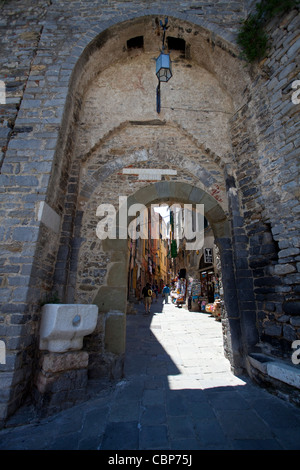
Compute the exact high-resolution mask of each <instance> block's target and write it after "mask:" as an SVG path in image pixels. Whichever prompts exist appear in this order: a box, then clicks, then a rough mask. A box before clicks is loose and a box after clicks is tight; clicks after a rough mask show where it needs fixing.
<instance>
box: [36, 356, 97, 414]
mask: <svg viewBox="0 0 300 470" xmlns="http://www.w3.org/2000/svg"><path fill="white" fill-rule="evenodd" d="M88 359H89V355H88V353H87V352H86V351H69V352H64V353H53V352H44V353H43V354H42V355H41V357H40V361H39V371H38V373H37V376H36V380H35V386H36V389H35V399H36V403H37V407H38V409H39V411H40V413H41V414H42V415H48V414H52V413H55V412H58V411H60V410H62V409H65V408H68V407H70V406H73V405H75V404H76V403H78V402H80V401H82V400H83V399H84V397H85V395H86V386H87V381H88V369H87V367H88Z"/></svg>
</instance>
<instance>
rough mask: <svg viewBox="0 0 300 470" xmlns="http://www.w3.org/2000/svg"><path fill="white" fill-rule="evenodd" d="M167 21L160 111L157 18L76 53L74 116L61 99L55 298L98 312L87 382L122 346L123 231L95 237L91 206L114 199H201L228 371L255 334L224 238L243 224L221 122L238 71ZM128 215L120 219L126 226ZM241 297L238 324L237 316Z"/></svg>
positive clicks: (232, 102) (115, 360)
mask: <svg viewBox="0 0 300 470" xmlns="http://www.w3.org/2000/svg"><path fill="white" fill-rule="evenodd" d="M170 25H171V26H170V30H169V31H168V38H169V43H170V45H171V44H173V45H174V44H175V46H173V49H172V51H171V54H172V60H173V77H172V82H171V81H170V84H166V85H165V86H164V88H163V90H162V93H163V96H162V100H163V103H162V109H161V113H160V114H159V115H158V114H157V112H156V106H155V103H156V101H155V89H156V84H157V83H156V80H157V79H156V77H155V74H154V73H153V70H152V69H153V67H154V64H155V61H154V59H155V56H156V55H157V52H158V51H159V48H160V42H161V36H160V34H159V31H158V29H157V19H156V18H155V17H145V18H142V19H136V20H134V21H131V22H126V23H124V24H122V25H118V26H116V27H115V28H112V29H111V31H110V34H109V37H107V36H106V35H104V36H103V35H99V37H98V38H97V39H96V40H95V41H94V42H93V43H91V44H90V45H89V48H88V49H87V50H86V51H85V52H84V54H83V56H82V58H81V65H83V63H85V67H81V69H79V68H77V71H76V73H74V75H73V86H74V91H73V94H74V93H75V95H76V94H77V98H78V99H77V101H76V103H77V105H78V106H77V109H75V108H74V106H75V102H72V103H71V104H72V107H73V108H71V109H73V111H74V112H75V114H73V115H74V116H76V121H74V122H72V119H71V117H72V114H71V113H70V114H69V128H68V132H67V133H66V138H67V136H72V139H73V142H72V143H71V142H69V144H70V145H67V146H65V147H64V146H62V147H61V149H63V148H65V153H64V155H61V156H62V158H61V160H60V161H59V162H58V165H57V169H59V168H60V169H61V170H63V167H65V169H66V171H67V173H68V176H67V177H66V176H65V181H64V188H65V190H66V193H65V195H64V196H63V197H64V200H65V201H68V204H67V205H66V204H64V223H63V228H64V229H63V231H62V233H61V246H60V250H59V254H58V260H57V263H56V269H55V275H54V289H55V290H56V291H58V293H59V296H60V298H62V299H63V300H64V301H65V302H68V303H78V302H79V303H96V305H98V307H99V321H98V326H97V328H96V332H95V333H94V334H93V335H92V337H91V338H90V339H89V340H88V342H87V348H88V350H89V352H90V365H89V368H90V374H91V375H95V376H96V375H101V374H107V373H111V374H113V375H118V374H120V370H121V368H122V361H123V354H124V351H125V329H126V307H127V288H128V284H127V272H128V258H127V236H126V240H125V239H120V238H118V237H117V238H116V239H106V240H103V241H101V240H99V238H98V237H97V235H96V227H97V224H98V222H99V216H97V209H98V207H99V205H103V204H108V205H114V206H115V207H116V210H117V205H118V202H119V198H120V197H121V198H125V199H126V204H127V207H130V206H132V204H134V203H136V204H144V205H150V204H152V203H157V202H158V203H159V202H164V201H176V202H180V203H187V204H204V211H205V217H206V218H207V220H208V221H209V223H210V226H211V227H212V230H213V234H214V237H215V240H216V243H217V245H218V248H219V251H220V258H221V265H222V276H223V284H224V301H225V310H226V318H224V337H226V350H227V351H228V355H229V359H230V362H231V365H232V368H233V369H234V370H236V371H239V370H240V369H241V368H243V367H244V365H245V364H244V358H245V356H246V355H247V353H248V352H249V350H251V348H252V347H253V346H254V345H255V344H256V342H257V339H258V335H257V327H256V311H255V305H254V304H255V302H254V298H253V284H252V274H251V272H250V270H249V269H248V262H247V256H248V253H247V251H246V249H245V250H244V251H243V252H242V251H241V250H240V251H239V252H238V253H237V252H236V248H237V246H235V240H234V238H233V233H234V226H235V225H238V228H239V230H240V231H241V232H242V231H243V218H242V213H241V209H240V201H239V195H238V191H237V189H236V183H235V169H234V163H235V162H234V158H233V155H232V141H231V135H230V119H231V118H232V116H233V114H234V112H235V110H236V109H238V107H239V106H240V105H241V101H242V88H243V87H244V86H245V84H246V82H247V76H246V74H245V73H244V71H243V70H242V69H241V64H240V62H239V61H238V60H236V58H235V56H234V54H233V53H232V54H230V53H228V49H227V48H225V47H224V48H223V49H222V48H218V49H217V50H214V49H211V46H210V43H209V41H207V37H206V32H205V31H204V30H202V29H201V28H199V27H196V26H195V25H193V26H192V31H193V33H191V30H190V26H191V25H190V24H184V25H183V23H182V21H178V20H176V19H173V20H172V21H171V20H170ZM183 26H184V28H185V33H184V35H183V37H182V38H181V39H182V41H181V42H180V44H181V47H180V48H179V47H177V46H176V44H177V43H176V41H173V40H172V38H174V37H177V38H178V37H180V36H181V33H180V34H179V31H182V28H183ZM117 32H118V33H119V34H118V36H117V34H116V33H117ZM102 36H103V37H102ZM137 38H142V40H141V39H139V40H138V39H137ZM153 38H155V40H153ZM168 38H167V39H168ZM122 44H123V45H124V44H125V46H126V47H125V48H124V46H123V48H122V47H121V45H122ZM132 44H135V47H131V45H132ZM182 44H184V47H183V46H182ZM182 47H183V49H182ZM88 50H89V52H87V51H88ZM113 52H114V54H113V55H112V53H113ZM211 54H213V55H214V56H215V57H214V60H212V57H210V55H211ZM204 57H206V60H204ZM109 58H111V60H110V59H109ZM238 71H239V73H238V75H239V79H238V80H237V79H236V76H237V75H236V74H237V72H238ZM241 77H243V78H242V79H241ZM243 80H244V82H243ZM79 104H80V105H79ZM59 154H60V149H58V153H57V156H59ZM147 172H148V173H147ZM140 173H141V174H140ZM62 174H64V175H66V173H65V172H62ZM145 175H146V176H145ZM55 177H56V174H55V173H53V178H52V183H51V184H50V188H51V185H54V186H55V187H56V188H57V180H56V179H55ZM60 187H61V185H60ZM53 197H55V198H56V201H54V200H53ZM59 197H60V192H57V191H53V192H50V191H49V203H50V204H51V205H52V206H55V205H57V204H58V203H59ZM125 212H126V211H125ZM120 214H123V213H122V211H120V212H119V213H118V217H117V220H119V219H120V217H119V215H120ZM126 216H127V214H126V215H125V218H124V217H122V224H124V225H125V226H128V221H129V220H127V218H126ZM118 228H119V227H117V233H118ZM243 246H245V247H246V246H247V243H246V242H244V243H243ZM236 256H238V257H239V258H240V261H242V262H243V263H244V265H243V273H240V274H241V276H242V282H241V279H240V276H239V277H238V278H237V277H236V266H235V261H236ZM241 292H243V295H244V296H245V297H244V300H245V302H246V303H247V308H248V310H247V318H244V317H243V315H242V313H241V308H240V307H241V305H240V303H241V300H242V299H241V298H240V295H241Z"/></svg>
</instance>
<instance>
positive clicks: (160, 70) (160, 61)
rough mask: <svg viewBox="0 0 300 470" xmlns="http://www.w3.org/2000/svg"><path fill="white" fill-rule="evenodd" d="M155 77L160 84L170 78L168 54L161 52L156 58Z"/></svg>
mask: <svg viewBox="0 0 300 470" xmlns="http://www.w3.org/2000/svg"><path fill="white" fill-rule="evenodd" d="M156 76H157V78H158V80H159V81H160V82H167V81H168V80H170V78H171V77H172V67H171V59H170V55H169V54H165V53H164V52H162V53H161V54H160V55H159V56H158V57H157V59H156Z"/></svg>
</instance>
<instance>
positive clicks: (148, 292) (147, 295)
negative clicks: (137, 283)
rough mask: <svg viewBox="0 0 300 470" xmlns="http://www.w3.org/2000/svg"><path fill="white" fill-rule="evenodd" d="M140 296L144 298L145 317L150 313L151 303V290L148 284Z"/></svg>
mask: <svg viewBox="0 0 300 470" xmlns="http://www.w3.org/2000/svg"><path fill="white" fill-rule="evenodd" d="M142 295H143V296H144V304H145V315H147V314H149V313H150V307H151V301H152V289H151V285H150V284H149V282H147V284H146V285H145V287H144V288H143V290H142Z"/></svg>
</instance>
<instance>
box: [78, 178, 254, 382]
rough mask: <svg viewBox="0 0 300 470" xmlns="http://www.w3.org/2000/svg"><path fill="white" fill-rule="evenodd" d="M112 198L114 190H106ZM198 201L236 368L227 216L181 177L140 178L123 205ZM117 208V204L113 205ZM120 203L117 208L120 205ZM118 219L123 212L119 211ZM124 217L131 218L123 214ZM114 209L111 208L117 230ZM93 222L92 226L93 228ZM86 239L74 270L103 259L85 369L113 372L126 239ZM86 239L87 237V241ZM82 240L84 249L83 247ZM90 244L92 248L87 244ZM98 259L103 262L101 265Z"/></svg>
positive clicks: (239, 360)
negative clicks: (215, 258) (216, 254)
mask: <svg viewBox="0 0 300 470" xmlns="http://www.w3.org/2000/svg"><path fill="white" fill-rule="evenodd" d="M112 196H113V197H115V199H116V200H117V199H118V196H119V193H118V192H117V191H115V193H114V194H112ZM170 201H174V202H175V201H176V202H178V203H188V204H193V205H195V204H197V203H198V204H204V211H205V217H206V218H207V220H208V221H209V223H210V225H211V227H212V230H213V233H214V236H215V242H216V244H217V245H218V247H219V250H220V258H221V265H222V273H223V277H224V283H223V285H224V302H225V311H226V315H225V318H224V329H223V331H224V341H225V342H226V346H225V348H226V351H227V353H228V358H229V360H230V362H231V366H232V369H233V370H234V371H235V372H240V371H241V370H242V368H243V355H244V349H245V348H244V346H245V344H244V341H245V339H244V338H243V335H242V329H241V325H240V312H239V306H238V302H237V291H236V285H235V272H234V264H233V253H232V238H231V228H230V222H229V220H228V216H227V215H226V214H225V212H224V210H223V209H222V208H221V206H220V204H219V203H218V202H217V201H216V199H214V198H213V197H212V196H210V195H209V194H208V193H206V192H205V191H204V190H203V189H201V188H199V187H196V186H194V185H191V184H188V183H185V182H178V181H177V182H168V181H160V182H156V183H150V184H149V183H148V184H147V183H144V186H143V187H141V188H140V189H139V190H137V191H136V192H135V193H133V194H131V195H130V196H129V197H128V198H127V201H126V202H127V207H130V206H131V205H133V204H136V203H139V204H143V205H145V206H149V205H150V204H154V203H160V202H170ZM116 209H117V210H118V206H117V205H116ZM123 209H124V208H122V210H123ZM122 219H123V220H124V217H122ZM126 220H127V223H129V221H130V220H131V218H130V217H128V216H127V218H126ZM118 221H119V213H118V214H117V233H118V229H119V228H120V227H119V225H118ZM95 227H96V226H95V224H94V229H95ZM95 239H96V236H95V233H94V240H93V241H92V240H89V241H87V243H86V244H85V245H83V248H82V253H81V254H80V259H81V261H80V262H79V270H80V269H83V270H84V267H83V266H82V263H85V264H86V266H87V267H88V266H90V265H91V264H93V262H94V260H95V258H97V259H102V260H103V259H105V260H106V263H104V264H105V277H104V279H103V283H102V285H101V286H98V287H96V289H94V291H93V292H94V296H93V299H92V302H93V303H94V304H96V305H97V306H98V308H99V321H98V328H97V329H96V332H95V333H94V334H93V335H92V336H91V338H90V339H89V340H88V341H87V348H88V349H89V352H90V374H91V376H98V375H101V374H103V373H104V374H105V373H106V374H107V373H108V374H111V375H112V376H118V375H119V374H120V373H121V370H122V362H123V359H124V353H125V344H126V334H125V331H126V308H127V272H128V242H127V238H126V239H119V238H118V237H117V238H116V239H109V238H107V239H105V240H102V241H99V240H98V241H97V242H96V241H95ZM91 242H92V243H91ZM86 246H88V247H89V249H88V250H87V249H86ZM91 247H92V248H91ZM104 264H103V268H102V269H104Z"/></svg>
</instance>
